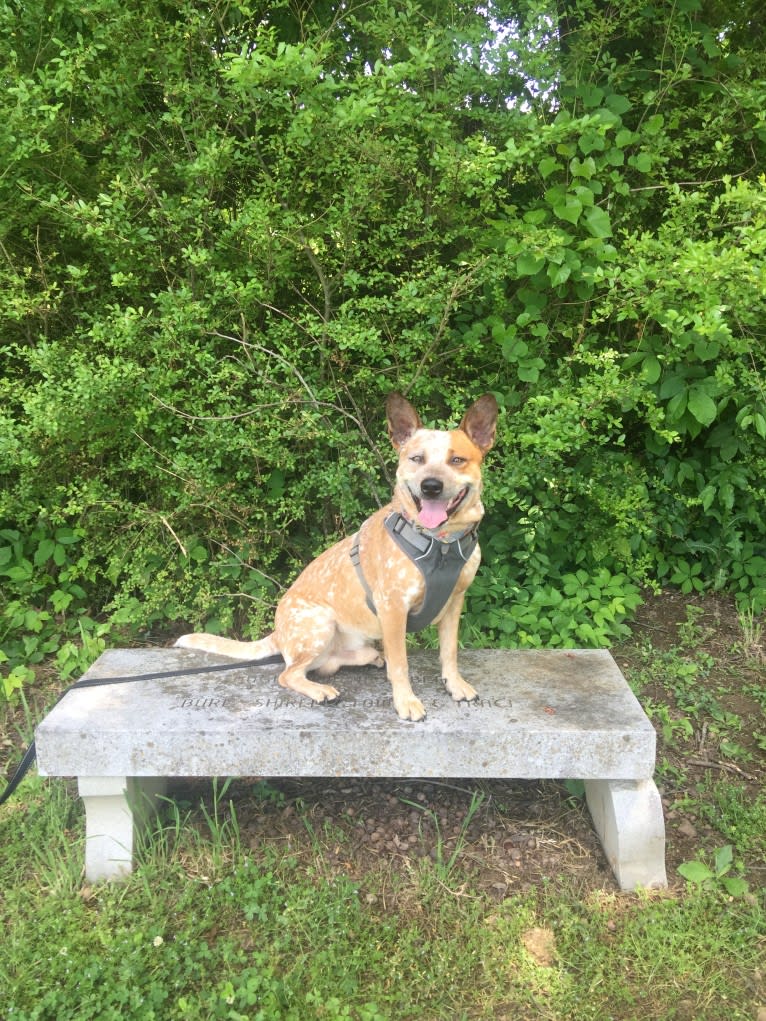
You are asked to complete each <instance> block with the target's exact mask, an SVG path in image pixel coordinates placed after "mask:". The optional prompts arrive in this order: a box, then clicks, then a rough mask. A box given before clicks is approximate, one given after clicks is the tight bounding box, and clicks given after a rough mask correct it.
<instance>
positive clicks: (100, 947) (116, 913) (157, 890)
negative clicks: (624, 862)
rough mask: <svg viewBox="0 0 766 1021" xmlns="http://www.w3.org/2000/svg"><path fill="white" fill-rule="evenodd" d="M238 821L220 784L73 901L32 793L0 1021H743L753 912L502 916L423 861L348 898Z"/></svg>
mask: <svg viewBox="0 0 766 1021" xmlns="http://www.w3.org/2000/svg"><path fill="white" fill-rule="evenodd" d="M231 809H232V806H231V805H230V804H228V803H227V802H226V786H225V785H223V786H222V787H221V788H220V789H219V790H218V791H217V796H216V797H215V798H214V804H213V808H212V810H209V809H206V813H207V815H206V826H205V827H203V828H202V829H201V828H200V827H193V826H189V825H186V823H187V822H188V819H187V818H186V817H185V816H184V811H185V810H184V809H179V808H178V807H177V806H176V807H174V810H173V811H171V812H170V813H169V816H168V817H167V818H166V819H165V821H164V822H162V823H161V824H158V827H157V831H156V833H155V834H154V836H153V839H151V840H150V841H148V842H147V843H146V845H145V847H144V849H143V851H142V854H141V863H140V865H139V868H138V869H137V871H136V872H135V873H134V874H133V875H132V876H131V877H130V878H129V879H128V880H127V881H126V882H125V883H123V884H118V885H100V886H97V887H85V888H83V887H81V885H80V878H79V868H80V864H81V861H82V846H81V844H82V836H81V821H82V820H81V819H80V818H78V815H79V810H78V808H77V806H76V803H75V802H74V801H73V800H72V799H70V798H69V797H67V796H66V794H65V792H64V787H63V784H61V782H43V781H40V780H38V779H36V778H33V779H32V780H30V781H28V782H27V783H25V790H24V801H23V802H17V803H16V804H15V805H14V806H13V807H11V808H8V807H6V809H5V810H4V812H3V814H2V816H0V822H1V825H2V838H3V845H4V847H5V849H6V850H5V854H4V856H3V859H2V864H0V878H1V880H2V886H3V889H4V891H5V896H4V898H3V903H2V907H1V908H0V921H1V922H2V926H3V931H4V933H5V940H4V949H3V954H2V955H0V988H2V989H3V990H4V994H3V997H2V1003H3V1006H2V1008H0V1009H2V1011H3V1015H2V1016H3V1017H4V1018H6V1019H17V1018H18V1019H25V1021H32V1019H35V1021H38V1019H39V1021H44V1019H51V1021H54V1019H55V1021H65V1019H72V1021H81V1019H82V1021H85V1019H99V1021H107V1019H108V1021H111V1019H114V1021H118V1019H119V1021H123V1019H126V1018H128V1019H140V1021H151V1019H163V1021H164V1019H175V1018H179V1019H187V1018H188V1019H195V1021H196V1019H199V1021H208V1019H210V1018H226V1019H231V1021H240V1019H247V1021H256V1019H265V1021H270V1019H284V1021H293V1019H294V1021H306V1019H313V1018H317V1019H320V1018H327V1019H340V1018H353V1019H357V1021H379V1019H385V1021H389V1019H396V1021H405V1019H409V1018H412V1019H415V1018H418V1019H433V1021H440V1019H453V1018H454V1019H462V1018H465V1019H484V1018H486V1019H490V1018H492V1019H503V1018H506V1019H514V1021H517V1019H519V1021H523V1019H556V1021H559V1019H567V1021H585V1019H595V1021H607V1019H610V1018H617V1019H632V1018H642V1019H651V1018H657V1019H659V1018H662V1019H686V1021H689V1019H695V1021H704V1019H710V1021H714V1019H715V1021H718V1019H719V1018H721V1017H722V1016H726V1017H728V1018H732V1019H747V1021H752V1018H753V1017H754V1014H753V999H752V997H753V985H752V984H753V982H754V981H755V976H756V975H757V974H758V969H759V968H761V967H762V966H763V960H762V955H763V949H764V943H763V938H764V935H763V934H764V931H765V929H764V921H765V919H764V916H763V912H762V908H761V906H760V904H759V902H758V900H757V899H756V898H755V897H749V898H742V899H737V900H732V899H731V898H728V897H726V896H724V895H723V894H722V892H721V891H720V890H716V889H713V890H695V889H691V888H689V889H687V890H685V891H684V892H683V893H682V894H681V895H679V896H672V897H671V896H659V895H653V896H649V895H646V896H635V895H633V896H627V895H609V894H606V893H604V892H603V891H595V892H592V893H590V894H588V895H586V896H585V897H581V896H579V895H578V892H577V890H575V889H568V888H567V885H566V884H561V883H556V882H555V881H551V882H549V883H547V884H543V885H542V886H541V887H539V888H536V889H530V890H527V891H525V892H523V893H519V894H516V895H512V896H510V897H508V898H506V899H505V900H503V901H502V902H501V903H499V904H498V903H496V902H495V901H494V900H493V899H492V898H491V897H490V896H488V895H484V894H473V893H470V892H469V893H467V892H466V891H470V890H471V875H470V871H467V870H465V869H464V868H463V865H464V863H463V861H462V859H460V858H458V857H457V856H455V857H453V858H451V859H450V862H449V864H450V868H449V870H446V869H445V868H444V862H442V863H439V862H431V861H429V860H422V861H419V862H417V864H416V865H415V866H414V867H413V868H412V869H410V870H408V871H405V872H402V873H400V874H398V875H395V876H393V877H392V876H391V875H390V874H388V875H386V876H385V877H382V876H377V875H376V874H375V872H374V871H373V872H370V873H368V874H367V875H366V876H365V878H364V880H363V881H358V880H354V879H353V878H351V877H350V876H347V875H344V874H343V873H342V872H336V873H334V874H333V872H332V871H331V870H329V869H328V868H327V867H326V866H325V863H324V862H323V852H322V841H321V839H320V838H319V837H318V836H317V837H316V838H315V839H313V840H312V841H311V856H310V858H309V859H308V861H306V860H305V858H304V859H303V860H301V861H299V859H298V857H297V856H296V855H295V854H293V853H291V851H290V850H289V849H286V848H274V847H270V848H266V849H264V850H260V851H258V853H257V854H254V853H253V852H252V851H251V850H250V849H248V848H246V847H244V846H243V842H242V841H241V840H240V839H239V838H238V826H237V819H236V814H234V813H233V812H232V810H231ZM738 811H739V810H738ZM740 815H741V813H740V814H738V815H737V818H738V819H739V818H740ZM205 830H206V831H207V832H205ZM332 839H333V841H337V840H339V839H343V836H342V834H339V833H333V834H332ZM43 849H44V850H43ZM384 883H385V885H387V886H388V888H389V890H390V893H389V896H388V897H387V898H385V901H384V902H383V901H381V899H380V898H378V897H376V896H375V894H376V892H377V891H378V890H379V889H380V887H381V885H384ZM540 934H543V936H544V937H545V938H544V939H543V941H542V943H541V942H540V939H539V936H540ZM541 948H542V949H541ZM722 1011H724V1013H722Z"/></svg>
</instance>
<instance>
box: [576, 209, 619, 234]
mask: <svg viewBox="0 0 766 1021" xmlns="http://www.w3.org/2000/svg"><path fill="white" fill-rule="evenodd" d="M583 220H584V222H585V226H586V227H587V228H588V230H589V231H590V233H591V234H592V235H593V237H594V238H608V237H611V236H612V222H611V220H610V219H609V213H607V211H606V210H605V209H602V208H601V207H600V206H593V207H592V208H591V209H589V210H588V211H587V212H586V214H585V216H584V217H583Z"/></svg>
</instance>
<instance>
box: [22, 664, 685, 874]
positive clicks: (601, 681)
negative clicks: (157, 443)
mask: <svg viewBox="0 0 766 1021" xmlns="http://www.w3.org/2000/svg"><path fill="white" fill-rule="evenodd" d="M222 662H226V661H225V660H222V659H221V657H217V656H213V655H210V654H207V653H201V652H197V651H194V650H188V649H113V650H109V651H108V652H105V653H104V654H103V655H102V656H101V657H100V658H99V659H98V660H97V662H96V663H94V664H93V666H92V667H91V668H90V670H89V671H88V672H87V674H86V675H85V677H86V678H101V677H103V678H107V677H122V676H132V675H135V674H147V673H155V672H156V673H164V672H169V671H177V670H181V671H183V670H186V669H189V670H193V669H195V668H198V667H200V666H202V665H206V664H208V665H211V666H213V665H217V664H220V663H222ZM460 664H461V670H462V671H463V673H464V676H465V677H466V679H467V680H469V681H470V682H471V683H472V684H474V685H475V687H476V688H477V689H478V691H479V696H480V697H479V700H478V701H477V702H472V703H470V704H469V703H457V702H454V701H453V700H452V699H451V698H450V696H449V695H448V693H447V692H446V691H445V690H444V687H443V685H442V683H441V680H440V670H439V663H438V656H437V653H436V652H434V651H423V650H414V651H412V652H411V653H410V673H411V677H412V681H413V687H414V688H415V691H416V693H417V695H418V696H419V697H420V698H421V700H422V701H423V703H424V705H425V706H426V709H427V712H428V715H427V717H426V719H425V720H424V721H422V722H420V723H410V722H405V721H402V720H400V719H399V717H398V716H397V715H396V713H395V712H394V709H393V705H392V701H391V694H390V687H389V683H388V680H387V678H386V675H385V671H384V670H377V669H375V668H374V667H362V668H355V669H344V670H341V671H340V672H339V673H338V675H337V680H336V682H335V683H336V685H337V687H338V688H339V689H340V690H341V693H342V698H341V701H340V702H339V703H338V704H337V705H333V706H317V705H315V704H314V703H312V702H310V701H309V700H308V699H305V698H303V697H301V696H299V695H296V694H294V693H293V692H290V691H286V690H285V689H283V688H280V687H279V684H278V683H277V675H278V673H279V669H280V668H279V667H278V666H257V667H242V666H237V667H235V668H234V669H232V670H231V671H227V672H226V673H215V674H193V675H192V674H189V675H186V676H184V675H183V674H181V675H180V676H175V677H160V678H156V679H153V680H144V681H131V682H127V683H122V684H114V685H105V686H97V687H90V688H81V689H76V690H74V691H71V692H69V693H68V694H67V695H66V697H65V698H64V699H62V701H61V702H59V703H58V704H57V705H56V706H55V707H54V708H53V709H52V710H51V712H50V713H49V714H48V716H47V717H46V718H45V719H44V720H43V721H42V722H41V723H40V725H39V726H38V728H37V731H36V734H35V739H36V745H37V762H38V769H39V772H40V773H41V774H42V775H44V776H76V777H77V778H78V789H79V793H80V796H81V797H82V799H83V801H84V803H85V814H86V834H85V836H86V841H85V874H86V877H87V879H88V880H89V881H90V882H94V881H96V880H100V879H115V878H118V877H119V876H122V875H124V874H126V873H127V872H130V871H131V869H132V867H133V853H134V848H135V846H136V842H137V838H138V832H139V829H140V827H142V826H143V825H145V823H146V821H147V819H148V818H149V817H150V815H151V813H152V811H154V810H155V809H156V808H157V807H158V806H159V804H161V800H160V796H161V795H162V794H163V793H164V791H165V789H166V781H167V779H168V778H171V777H177V776H178V777H181V776H293V777H296V776H367V777H390V778H399V777H412V778H418V777H463V778H472V779H480V778H495V779H500V778H504V777H505V778H513V779H543V778H555V779H579V780H583V781H584V782H585V795H586V799H587V803H588V807H589V809H590V813H591V816H592V818H593V824H594V827H595V829H596V831H597V833H598V835H599V838H600V839H601V843H602V845H603V847H604V851H605V853H606V856H607V860H608V862H609V864H610V865H611V867H612V869H613V871H614V874H615V876H616V878H617V881H618V883H619V885H620V886H621V887H622V888H623V889H627V890H630V889H633V888H635V887H636V886H646V887H651V886H665V885H666V877H665V825H664V820H663V815H662V803H661V800H660V797H659V793H658V791H657V788H656V786H655V784H654V781H653V779H652V774H653V769H654V762H655V733H654V729H653V727H652V725H651V723H650V722H649V720H648V719H647V718H646V716H645V714H644V712H643V711H642V709H641V707H640V705H639V704H638V701H637V700H636V698H635V697H634V695H633V693H632V692H631V690H630V688H629V687H628V684H627V682H626V681H625V679H624V677H623V676H622V674H621V673H620V670H619V669H618V667H617V664H616V663H615V662H614V660H613V659H612V657H611V655H610V654H609V652H606V651H603V650H601V651H598V650H576V651H568V650H567V651H555V650H552V651H547V650H546V651H529V652H526V651H524V652H519V651H511V650H507V649H474V650H465V651H463V652H462V653H461V654H460Z"/></svg>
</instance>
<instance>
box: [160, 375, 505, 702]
mask: <svg viewBox="0 0 766 1021" xmlns="http://www.w3.org/2000/svg"><path fill="white" fill-rule="evenodd" d="M497 412H498V409H497V402H496V400H495V398H494V397H493V396H492V394H485V395H484V396H483V397H480V398H479V399H478V400H477V401H476V402H475V403H474V404H473V405H471V407H470V408H469V409H468V411H467V412H466V413H465V415H464V416H463V419H462V421H461V423H460V426H459V427H458V428H457V429H454V430H451V431H443V430H434V429H425V428H423V426H422V424H421V421H420V418H419V417H418V413H417V411H416V410H415V408H414V407H413V406H412V404H410V402H409V401H408V400H406V398H404V397H402V396H401V395H400V394H398V393H392V394H390V395H389V397H388V399H387V401H386V417H387V422H388V432H389V436H390V438H391V442H392V444H393V446H394V448H395V449H396V450H397V452H398V455H399V462H398V467H397V472H396V484H395V487H394V492H393V496H392V499H391V502H390V503H389V504H388V505H387V506H385V507H383V508H382V509H381V510H379V511H377V512H376V513H375V514H373V515H372V516H371V517H369V518H368V519H367V520H366V521H365V522H364V524H363V525H362V527H361V528H360V530H359V532H357V534H356V535H352V536H348V537H347V538H345V539H342V540H341V541H340V542H338V543H336V544H335V545H334V546H332V547H330V548H329V549H327V550H325V552H324V553H322V554H320V556H319V557H317V559H316V560H314V561H312V562H311V563H310V564H309V565H308V566H307V567H306V568H305V569H304V571H303V572H302V573H301V574H300V575H299V576H298V578H297V579H296V580H295V581H294V582H293V584H292V585H291V587H290V588H289V589H288V590H287V591H286V592H285V594H284V595H283V596H282V598H281V599H280V601H279V603H278V605H277V609H276V614H275V620H274V630H273V632H272V633H271V634H270V635H268V636H267V637H266V638H262V639H260V640H259V641H255V642H239V641H233V640H232V639H228V638H219V637H218V636H216V635H209V634H200V633H197V634H189V635H183V636H182V637H181V638H179V639H178V641H177V642H176V643H175V644H176V646H178V647H181V648H186V649H200V650H204V651H206V652H215V653H219V654H221V655H223V656H229V657H232V658H235V659H259V658H268V657H270V656H273V655H275V654H279V655H281V656H282V658H283V659H284V661H285V668H284V670H283V671H282V673H281V674H280V676H279V683H280V684H281V685H282V687H284V688H289V689H290V690H292V691H295V692H299V693H300V694H301V695H305V696H307V697H308V698H310V699H313V700H314V701H315V702H319V703H332V702H335V701H337V700H338V698H339V693H338V691H337V689H336V688H334V687H332V686H331V685H329V684H324V683H319V682H317V681H314V680H310V679H309V678H308V677H307V674H308V673H309V672H311V671H313V672H316V673H317V674H319V675H320V677H329V676H331V675H332V674H334V673H335V672H336V671H337V670H338V669H339V668H340V667H343V666H365V665H369V664H371V665H373V666H376V667H382V666H384V665H385V666H386V668H387V673H388V679H389V681H390V682H391V690H392V696H393V703H394V708H395V709H396V712H397V713H398V715H399V716H400V717H401V719H403V720H412V721H418V720H422V719H424V717H425V715H426V711H425V709H424V708H423V704H422V702H421V701H420V699H418V698H417V696H416V695H415V694H414V692H413V690H412V686H411V684H410V678H409V671H408V665H407V648H406V633H407V631H408V630H419V629H420V628H421V627H423V626H425V625H426V624H428V623H430V622H431V621H430V619H423V614H424V612H425V617H426V618H431V617H432V618H433V622H434V623H436V624H437V625H438V632H439V648H440V659H441V672H442V679H443V681H444V684H445V686H446V688H447V691H448V692H449V693H450V695H451V696H452V698H453V699H454V700H455V701H457V702H461V701H466V702H472V701H473V700H474V699H476V698H477V692H476V691H475V690H474V688H473V687H472V686H471V685H470V684H469V683H468V682H467V681H465V680H464V679H463V677H461V675H460V671H459V670H458V663H457V644H458V625H459V622H460V614H461V611H462V608H463V600H464V596H465V592H466V589H467V588H468V586H469V585H470V584H471V582H472V581H473V579H474V576H475V574H476V571H477V569H478V566H479V562H480V559H481V553H480V549H479V546H478V542H477V539H476V531H477V529H478V525H479V522H480V521H481V519H482V517H483V515H484V507H483V505H482V501H481V492H482V472H481V466H482V461H483V460H484V457H485V455H486V454H487V451H489V450H490V448H491V447H492V446H493V444H494V442H495V430H496V424H497ZM429 565H430V566H429ZM429 572H430V573H429ZM445 579H446V582H445ZM429 589H430V591H429ZM426 604H428V606H426ZM379 640H382V647H383V649H382V655H381V652H380V651H379V649H378V647H377V646H376V645H375V644H373V643H375V642H376V641H379Z"/></svg>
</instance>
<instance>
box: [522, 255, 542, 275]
mask: <svg viewBox="0 0 766 1021" xmlns="http://www.w3.org/2000/svg"><path fill="white" fill-rule="evenodd" d="M544 265H545V259H543V258H542V257H541V256H539V255H531V254H527V255H520V256H519V257H518V259H517V260H516V272H517V273H518V275H519V276H520V277H532V276H534V275H535V273H539V272H540V270H541V269H542V268H543V266H544Z"/></svg>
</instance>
